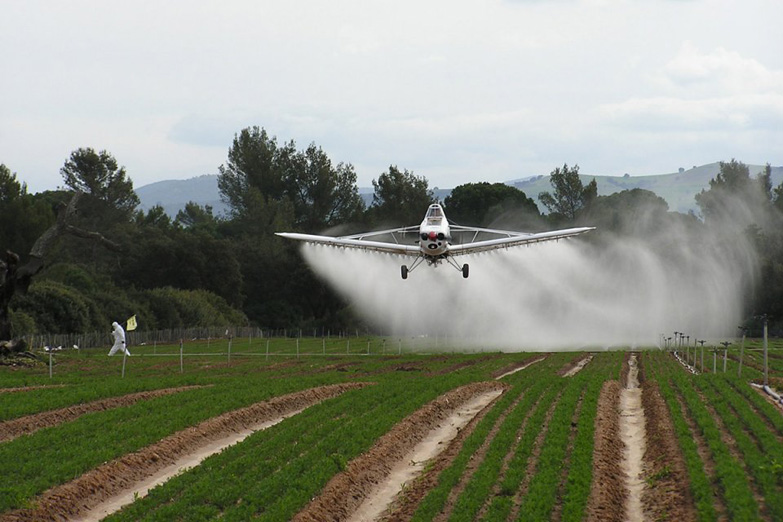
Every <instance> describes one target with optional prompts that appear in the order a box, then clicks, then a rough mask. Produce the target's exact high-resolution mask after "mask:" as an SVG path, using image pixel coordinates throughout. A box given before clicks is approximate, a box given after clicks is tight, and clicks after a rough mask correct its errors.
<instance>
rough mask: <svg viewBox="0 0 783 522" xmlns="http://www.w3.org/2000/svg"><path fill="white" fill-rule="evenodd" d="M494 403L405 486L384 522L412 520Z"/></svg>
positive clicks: (383, 518) (480, 413)
mask: <svg viewBox="0 0 783 522" xmlns="http://www.w3.org/2000/svg"><path fill="white" fill-rule="evenodd" d="M493 406H494V403H490V404H489V405H488V406H487V407H485V408H484V409H483V410H481V411H480V412H479V413H478V414H477V415H476V416H475V417H473V419H471V421H470V422H469V423H468V424H467V425H466V426H465V427H464V428H463V429H462V430H460V432H459V433H458V434H457V436H456V437H454V438H453V439H452V440H451V442H449V444H448V446H447V447H446V449H444V450H443V451H441V452H440V453H439V454H438V455H437V456H436V457H435V458H433V459H432V460H431V461H430V462H429V463H428V465H427V467H426V470H425V472H424V473H422V474H421V475H420V476H419V477H418V478H417V479H416V480H415V481H413V482H412V483H411V484H409V485H408V486H407V487H406V488H405V492H404V494H401V495H398V497H397V498H396V499H395V500H394V502H393V503H392V505H391V506H390V507H389V509H388V511H387V513H386V514H385V515H384V516H383V517H382V518H381V519H380V520H383V521H384V522H403V521H406V520H410V519H411V518H412V517H413V514H414V513H415V512H416V510H417V509H418V507H419V504H420V503H421V501H422V500H423V499H424V497H426V496H427V494H428V493H429V492H430V491H431V490H432V489H433V488H434V487H435V486H437V485H438V477H439V476H440V474H441V472H442V471H443V470H444V469H446V468H448V467H449V466H450V465H451V463H452V462H454V459H456V458H457V456H458V455H459V452H460V451H461V450H462V444H463V443H464V442H465V439H466V438H467V437H469V436H470V434H471V433H473V431H474V430H475V429H476V426H477V425H478V423H479V422H481V420H482V419H483V418H484V417H485V416H486V415H487V413H488V412H489V411H490V410H491V409H492V407H493Z"/></svg>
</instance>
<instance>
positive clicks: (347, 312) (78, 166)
mask: <svg viewBox="0 0 783 522" xmlns="http://www.w3.org/2000/svg"><path fill="white" fill-rule="evenodd" d="M60 173H61V175H62V178H63V184H64V187H63V188H62V189H60V190H55V191H46V192H42V193H37V194H30V193H29V192H28V190H27V186H26V184H25V183H24V182H23V181H21V180H20V179H19V178H18V176H17V174H16V173H14V172H12V171H11V169H10V168H9V167H7V166H5V165H0V248H2V251H6V252H7V253H6V254H5V257H4V258H3V259H2V260H0V305H2V306H0V340H2V339H3V338H4V337H5V338H13V337H14V336H20V335H24V334H28V333H79V332H88V331H100V330H106V329H107V328H108V326H107V325H110V324H111V321H113V320H117V321H123V320H124V319H126V318H127V317H130V316H131V315H136V317H137V320H138V322H139V324H140V325H141V327H142V328H144V329H165V328H182V327H196V326H223V325H254V326H259V327H261V328H293V327H300V328H306V329H309V328H319V327H328V328H343V329H354V328H361V327H363V326H364V325H363V324H362V323H361V318H360V317H359V315H358V314H356V313H354V311H353V310H352V309H351V304H350V303H346V302H343V301H342V300H341V299H340V298H339V297H338V296H337V295H336V294H335V293H334V292H333V291H332V290H331V289H330V288H329V287H328V286H327V285H326V284H325V283H324V282H323V281H321V280H319V279H318V278H317V277H315V276H314V274H313V273H312V272H311V270H310V269H309V268H308V267H307V265H306V264H305V262H304V261H303V260H302V258H301V256H300V255H299V253H298V245H297V244H294V243H293V242H287V241H285V240H283V239H281V238H279V237H278V236H275V235H274V233H275V232H278V231H301V232H308V233H324V232H326V233H329V234H334V235H345V234H350V233H353V232H359V231H366V230H372V229H382V228H392V227H397V226H406V225H411V224H415V223H418V222H419V221H420V220H421V217H422V215H423V212H424V209H425V208H426V207H427V205H429V204H430V203H431V202H433V200H434V195H433V191H432V190H431V189H430V188H429V184H428V181H427V179H426V178H425V177H423V176H418V175H416V174H414V173H413V172H412V171H409V170H407V169H400V168H398V167H397V166H396V165H390V166H389V168H388V169H387V170H386V171H385V172H383V173H381V174H379V175H378V177H377V178H376V179H374V180H373V182H372V184H373V189H374V192H373V198H372V203H371V204H370V205H368V206H365V204H364V202H363V200H362V199H361V197H360V196H359V192H358V187H357V184H356V180H357V176H356V172H355V170H354V167H353V166H352V165H351V164H349V163H343V162H340V163H335V162H333V161H332V160H331V159H330V158H329V157H328V155H327V154H326V153H325V152H324V151H323V150H322V149H321V148H320V147H318V146H317V145H316V144H314V143H313V144H310V145H309V146H307V147H306V148H304V149H300V148H298V147H297V145H296V143H295V142H294V141H289V142H285V143H281V142H279V141H278V140H277V138H276V137H275V136H271V135H269V134H268V133H267V131H266V130H265V129H263V128H260V127H248V128H245V129H242V130H241V131H240V132H239V133H237V134H236V135H235V136H234V139H233V142H232V144H231V146H230V148H229V150H228V155H227V159H226V162H225V164H223V165H221V166H220V167H219V177H218V187H219V190H220V196H221V199H222V200H223V201H224V202H225V203H227V205H228V208H229V212H228V215H226V216H217V215H215V214H213V211H212V208H211V207H209V206H200V205H197V204H195V203H192V202H191V203H189V204H187V205H186V206H185V208H184V209H183V210H181V211H179V212H178V214H177V215H176V216H175V217H173V218H171V217H169V216H168V215H167V214H166V213H165V212H164V211H163V209H162V208H161V207H153V208H151V209H149V210H148V211H147V212H144V211H141V210H138V205H139V199H138V197H137V196H136V194H135V192H134V189H133V182H132V180H131V178H130V176H129V175H128V173H127V172H126V171H125V168H124V167H121V166H120V165H119V163H118V162H117V160H116V159H115V158H114V157H113V156H112V155H111V154H110V153H109V152H107V151H96V150H94V149H92V148H80V149H77V150H75V151H73V152H72V153H71V155H70V157H69V158H68V160H67V161H66V162H65V163H64V165H63V167H62V169H61V171H60ZM550 180H551V185H552V191H551V192H546V193H542V194H540V195H538V196H539V200H540V202H541V204H542V206H543V207H544V209H545V211H546V212H545V213H541V212H540V211H539V208H538V206H537V205H536V203H535V201H533V200H532V199H531V198H530V197H528V195H526V194H525V193H524V192H522V191H520V190H518V189H516V188H514V187H511V186H508V185H505V184H502V183H487V182H477V183H467V184H464V185H460V186H457V187H455V188H454V189H453V191H452V192H451V194H450V195H449V196H448V197H447V198H446V199H445V201H443V202H442V203H443V204H444V207H445V209H446V212H447V215H448V216H449V219H450V220H452V221H454V222H456V223H459V224H462V225H473V226H482V227H488V226H492V227H496V228H507V229H512V230H526V231H539V230H546V229H551V228H554V227H562V226H581V225H590V226H595V227H597V230H596V233H594V234H589V235H588V236H585V237H584V239H580V240H584V241H588V242H592V243H594V244H595V245H597V246H600V244H601V242H603V241H610V240H615V239H617V238H623V237H635V238H637V239H639V238H641V240H643V241H644V240H645V238H649V241H662V240H661V237H660V235H659V234H653V233H652V232H654V231H660V230H661V229H668V228H671V227H676V228H680V229H688V230H690V231H692V233H693V235H692V236H689V237H696V238H698V237H699V234H701V233H703V232H704V231H706V230H707V229H709V228H710V227H713V228H714V227H723V226H725V224H726V223H727V222H729V223H732V224H733V225H735V226H737V227H738V230H740V232H739V233H741V234H742V235H743V237H744V238H745V239H748V240H749V241H750V242H751V243H752V245H753V248H754V249H755V253H756V254H757V256H758V263H757V264H756V265H755V266H757V269H758V272H759V273H758V274H757V275H758V276H759V277H757V278H755V279H754V281H755V284H754V285H750V287H749V288H748V292H747V295H746V296H744V299H745V300H746V302H745V309H746V310H747V314H746V315H747V318H748V322H749V323H754V321H755V319H754V318H757V317H759V316H760V315H762V314H767V315H768V316H769V317H770V318H772V320H773V324H777V325H778V328H779V325H780V320H781V318H782V317H783V314H782V312H783V310H781V308H783V261H782V260H783V255H781V254H783V227H781V226H780V225H781V224H782V223H781V216H783V184H781V185H780V186H778V187H774V188H773V187H772V184H771V181H770V168H769V166H767V169H766V171H765V172H762V173H759V174H758V175H756V176H752V175H751V173H750V172H749V169H748V167H747V166H746V165H744V164H743V163H741V162H738V161H736V160H731V161H729V162H725V163H721V169H720V173H719V174H718V176H717V177H716V178H715V179H713V180H712V182H711V183H710V187H709V188H708V189H706V190H704V191H702V192H701V193H700V194H698V195H697V196H696V200H697V204H698V206H699V208H700V209H701V217H698V216H695V215H693V214H681V213H677V212H670V211H669V209H668V205H667V204H666V202H665V201H664V200H663V199H662V198H660V197H658V196H657V195H655V194H654V193H652V192H650V191H647V190H642V189H633V190H626V191H623V192H618V193H615V194H612V195H609V196H598V195H597V192H598V191H597V186H596V183H595V181H594V180H593V181H592V182H590V183H588V184H587V185H584V184H583V183H582V182H581V180H580V178H579V167H578V165H574V166H571V167H569V166H568V165H567V164H564V165H563V166H562V167H557V168H555V169H554V170H553V171H552V173H551V176H550ZM74 199H77V201H78V204H76V203H74ZM69 206H71V207H74V208H73V209H72V212H70V214H68V215H67V216H66V217H64V213H65V212H66V210H65V209H67V208H68V207H69ZM58 220H59V221H62V222H63V224H62V227H64V228H57V227H58V222H59V221H58ZM52 230H56V231H57V233H56V234H55V236H54V238H53V239H52V240H51V241H50V242H49V243H47V244H46V248H45V252H43V254H41V253H40V252H39V254H35V255H40V257H41V259H40V263H37V264H36V265H35V271H34V273H28V274H27V275H28V278H27V279H22V278H21V276H20V275H19V272H20V271H23V270H22V269H26V270H28V272H29V271H30V270H29V267H30V266H31V264H30V259H32V258H33V257H34V251H35V249H36V248H38V249H39V250H42V248H41V242H40V240H41V238H42V237H45V236H46V234H47V233H50V234H51V233H52V232H51V231H52ZM76 231H81V232H82V233H76ZM653 238H655V239H653ZM663 241H667V240H666V239H664V240H663ZM669 241H676V239H675V238H674V237H672V238H670V239H669ZM657 247H658V246H657V245H656V248H657ZM660 248H667V245H665V244H662V245H660ZM33 275H34V277H32V276H33ZM390 277H392V276H391V275H390ZM760 281H763V284H759V282H760ZM3 303H4V305H3ZM775 321H777V323H775Z"/></svg>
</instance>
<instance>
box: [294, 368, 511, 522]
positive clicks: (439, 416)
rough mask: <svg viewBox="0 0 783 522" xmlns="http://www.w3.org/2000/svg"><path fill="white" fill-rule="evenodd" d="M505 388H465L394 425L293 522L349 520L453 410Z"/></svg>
mask: <svg viewBox="0 0 783 522" xmlns="http://www.w3.org/2000/svg"><path fill="white" fill-rule="evenodd" d="M505 388H506V387H505V386H503V385H502V384H500V383H497V382H479V383H473V384H468V385H465V386H462V387H460V388H457V389H455V390H452V391H450V392H448V393H446V394H444V395H441V396H440V397H438V398H437V399H435V400H434V401H432V402H430V403H429V404H427V405H425V406H424V407H423V408H420V409H419V410H417V411H416V412H414V413H413V414H411V415H409V416H408V417H406V418H405V419H403V420H402V421H401V422H399V423H398V424H396V425H395V426H394V427H393V428H392V429H391V430H390V431H389V432H387V433H386V434H385V435H384V436H382V437H381V438H380V439H378V442H376V443H375V444H374V445H373V447H372V448H370V449H369V450H368V451H367V452H366V453H364V454H363V455H361V456H360V457H358V458H356V459H354V460H352V461H351V462H350V463H349V464H348V466H347V467H346V469H345V471H343V472H341V473H338V474H337V475H335V476H334V477H333V478H332V479H331V480H330V481H329V482H328V483H327V484H326V486H325V487H324V489H323V491H322V492H321V494H320V495H319V496H318V497H316V498H315V499H313V500H312V501H311V502H310V504H308V505H307V506H306V507H305V508H304V509H303V510H302V511H300V512H299V513H298V514H297V515H296V516H295V517H294V519H293V520H295V521H298V522H304V521H314V522H315V521H317V522H322V521H330V520H346V519H348V518H349V517H351V516H352V515H353V513H354V512H355V511H356V510H357V509H358V508H359V507H360V506H361V504H362V503H363V502H364V500H365V499H367V498H368V497H369V496H370V494H372V492H373V491H374V489H375V487H376V485H377V484H379V483H381V482H382V481H384V480H385V479H386V477H388V475H389V473H390V471H391V469H392V467H393V465H394V464H395V463H397V462H399V461H401V460H402V459H404V458H405V456H406V455H407V454H409V453H410V451H411V450H412V449H413V448H414V447H415V446H416V445H417V444H418V443H419V442H421V441H422V440H423V439H424V438H425V437H426V435H427V434H428V433H429V432H430V431H432V430H433V429H434V428H436V427H437V426H438V425H439V424H440V423H441V422H443V421H444V420H445V419H447V418H448V417H449V415H450V414H451V413H452V412H453V411H454V410H456V409H457V408H458V407H459V406H460V405H462V404H464V403H465V402H467V401H469V400H470V399H472V398H473V397H474V396H476V395H479V394H482V393H485V392H489V391H492V390H501V389H505Z"/></svg>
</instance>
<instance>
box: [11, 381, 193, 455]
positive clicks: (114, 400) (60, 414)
mask: <svg viewBox="0 0 783 522" xmlns="http://www.w3.org/2000/svg"><path fill="white" fill-rule="evenodd" d="M195 388H201V386H180V387H178V388H165V389H162V390H152V391H146V392H139V393H131V394H128V395H122V396H120V397H110V398H108V399H101V400H97V401H92V402H88V403H85V404H76V405H74V406H69V407H67V408H60V409H58V410H51V411H45V412H42V413H36V414H34V415H26V416H24V417H19V418H18V419H12V420H8V421H5V422H0V442H4V441H8V440H12V439H15V438H16V437H20V436H22V435H29V434H30V433H33V432H35V431H37V430H40V429H41V428H49V427H51V426H57V425H58V424H62V423H64V422H70V421H72V420H75V419H78V418H79V417H81V416H82V415H84V414H86V413H94V412H96V411H104V410H110V409H113V408H120V407H123V406H130V405H131V404H135V403H137V402H139V401H146V400H149V399H154V398H156V397H163V396H164V395H171V394H172V393H179V392H181V391H185V390H192V389H195Z"/></svg>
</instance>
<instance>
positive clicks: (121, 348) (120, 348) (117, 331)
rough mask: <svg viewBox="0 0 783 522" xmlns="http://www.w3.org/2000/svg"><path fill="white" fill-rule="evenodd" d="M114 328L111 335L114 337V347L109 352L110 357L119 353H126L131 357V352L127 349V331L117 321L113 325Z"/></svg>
mask: <svg viewBox="0 0 783 522" xmlns="http://www.w3.org/2000/svg"><path fill="white" fill-rule="evenodd" d="M111 326H112V328H113V330H112V332H111V334H112V335H113V336H114V346H112V347H111V350H109V355H114V354H115V353H117V352H125V355H130V352H129V351H128V349H127V348H126V347H125V330H123V329H122V326H120V324H119V323H118V322H117V321H114V322H113V323H111Z"/></svg>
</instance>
